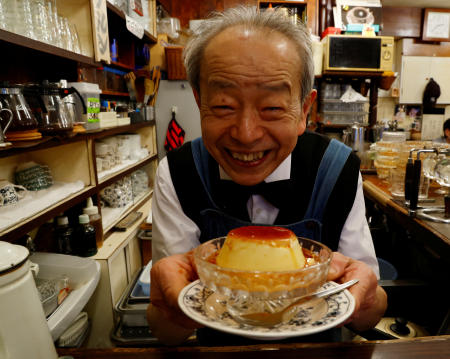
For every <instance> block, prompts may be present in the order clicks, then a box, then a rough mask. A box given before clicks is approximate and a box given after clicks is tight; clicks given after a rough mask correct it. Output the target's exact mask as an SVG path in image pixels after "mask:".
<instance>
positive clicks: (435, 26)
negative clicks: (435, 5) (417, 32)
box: [422, 9, 450, 41]
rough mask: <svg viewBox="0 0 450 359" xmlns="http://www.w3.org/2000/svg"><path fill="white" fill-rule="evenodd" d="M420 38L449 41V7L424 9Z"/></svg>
mask: <svg viewBox="0 0 450 359" xmlns="http://www.w3.org/2000/svg"><path fill="white" fill-rule="evenodd" d="M422 40H425V41H450V9H425V15H424V19H423V31H422Z"/></svg>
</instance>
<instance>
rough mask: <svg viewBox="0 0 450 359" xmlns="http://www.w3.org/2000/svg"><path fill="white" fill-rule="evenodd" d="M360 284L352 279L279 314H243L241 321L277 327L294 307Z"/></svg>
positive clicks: (316, 293)
mask: <svg viewBox="0 0 450 359" xmlns="http://www.w3.org/2000/svg"><path fill="white" fill-rule="evenodd" d="M358 282H359V280H358V279H352V280H349V281H348V282H345V283H343V284H340V285H338V286H337V287H332V288H329V289H325V290H321V291H318V292H315V293H312V294H309V295H306V296H304V297H301V298H298V299H297V300H296V301H295V302H292V303H291V304H289V305H288V306H287V307H285V308H284V309H282V310H280V311H279V312H274V313H268V312H264V313H250V314H243V315H241V317H242V320H241V321H242V322H245V323H246V324H250V325H258V326H264V327H272V326H275V325H277V324H280V323H282V322H284V321H286V318H285V314H286V313H288V312H289V311H291V310H292V309H293V308H294V307H296V306H299V305H301V304H304V303H306V302H308V301H309V300H311V299H314V298H326V297H329V296H330V295H332V294H335V293H339V292H341V291H343V290H344V289H346V288H348V287H351V286H352V285H354V284H356V283H358ZM291 317H292V316H289V318H291ZM236 319H237V318H236Z"/></svg>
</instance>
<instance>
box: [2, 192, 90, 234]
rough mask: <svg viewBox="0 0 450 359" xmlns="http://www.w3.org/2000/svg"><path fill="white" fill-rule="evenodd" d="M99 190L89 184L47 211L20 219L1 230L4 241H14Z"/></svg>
mask: <svg viewBox="0 0 450 359" xmlns="http://www.w3.org/2000/svg"><path fill="white" fill-rule="evenodd" d="M96 192H97V189H96V188H95V187H94V186H87V187H85V188H84V189H83V190H82V191H80V192H77V193H75V194H72V195H70V196H68V197H67V198H65V199H63V200H61V201H59V202H57V203H55V204H54V205H52V206H51V207H49V208H47V209H46V210H45V211H42V212H39V213H37V214H35V215H33V216H31V217H30V218H27V219H25V220H22V221H20V223H17V224H15V225H13V226H11V227H10V228H7V229H5V230H4V231H2V232H0V238H1V239H2V241H7V242H14V241H16V240H17V239H19V238H20V237H22V236H24V235H25V234H27V233H29V232H30V231H32V230H33V229H35V228H37V227H39V226H41V225H42V224H44V223H45V222H47V221H48V220H50V219H52V218H54V217H56V216H58V215H59V214H60V213H63V212H65V211H67V210H68V209H70V208H72V207H73V206H75V205H77V204H78V203H81V202H83V201H85V200H86V199H87V198H88V197H92V196H93V195H94V194H95V193H96Z"/></svg>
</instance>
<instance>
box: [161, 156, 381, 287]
mask: <svg viewBox="0 0 450 359" xmlns="http://www.w3.org/2000/svg"><path fill="white" fill-rule="evenodd" d="M219 170H220V176H221V178H222V179H227V178H229V177H228V176H227V174H226V173H225V172H224V171H223V170H222V169H221V168H219ZM290 173H291V156H289V157H288V158H286V160H284V161H283V162H282V163H281V164H280V166H279V167H278V168H277V169H276V170H275V171H274V172H273V173H272V174H270V176H268V177H267V178H266V180H265V181H266V182H273V181H279V180H283V179H289V177H290ZM153 196H154V198H153V201H152V216H153V233H152V259H153V263H155V262H156V261H158V260H159V259H161V258H163V257H166V256H169V255H172V254H178V253H185V252H187V251H189V250H191V249H193V248H195V247H197V246H198V245H199V244H200V242H199V237H200V229H199V228H198V227H197V225H196V224H195V223H194V222H193V221H192V220H191V219H190V218H189V217H187V216H186V215H185V214H184V212H183V209H182V207H181V204H180V201H179V200H178V196H177V194H176V191H175V188H174V186H173V183H172V178H171V175H170V170H169V164H168V161H167V157H165V158H163V159H162V161H161V162H160V163H159V166H158V169H157V171H156V177H155V185H154V193H153ZM247 210H248V213H249V217H250V219H251V221H252V223H264V224H273V223H274V222H275V219H276V217H277V215H278V212H279V209H278V208H276V207H274V206H273V205H272V204H270V203H269V202H267V201H266V200H265V199H264V198H263V197H261V196H260V195H252V196H251V197H250V198H249V200H248V202H247ZM338 251H339V252H341V253H342V254H344V255H346V256H348V257H351V258H354V259H357V260H361V261H363V262H365V263H366V264H367V265H369V266H370V267H371V268H372V269H373V270H374V272H375V274H376V275H377V277H378V278H379V269H378V261H377V258H376V255H375V248H374V246H373V242H372V236H371V234H370V230H369V226H368V224H367V220H366V216H365V204H364V195H363V189H362V177H361V174H359V178H358V188H357V190H356V196H355V201H354V203H353V207H352V209H351V211H350V213H349V215H348V217H347V220H346V222H345V224H344V227H343V229H342V232H341V236H340V240H339V245H338Z"/></svg>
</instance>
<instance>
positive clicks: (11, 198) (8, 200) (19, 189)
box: [0, 180, 28, 206]
mask: <svg viewBox="0 0 450 359" xmlns="http://www.w3.org/2000/svg"><path fill="white" fill-rule="evenodd" d="M27 192H28V190H27V189H26V188H25V187H24V186H19V185H16V184H13V183H11V182H8V181H7V180H0V206H9V205H12V204H15V203H17V202H19V201H20V200H21V199H22V198H24V197H25V196H26V194H27Z"/></svg>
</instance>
